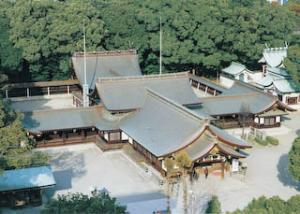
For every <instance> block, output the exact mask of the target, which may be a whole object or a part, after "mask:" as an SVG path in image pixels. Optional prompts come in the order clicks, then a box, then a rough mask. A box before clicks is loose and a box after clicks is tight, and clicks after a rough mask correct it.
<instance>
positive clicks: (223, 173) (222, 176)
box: [221, 162, 225, 179]
mask: <svg viewBox="0 0 300 214" xmlns="http://www.w3.org/2000/svg"><path fill="white" fill-rule="evenodd" d="M221 167H222V174H221V178H222V179H224V176H225V172H224V170H225V162H222V163H221Z"/></svg>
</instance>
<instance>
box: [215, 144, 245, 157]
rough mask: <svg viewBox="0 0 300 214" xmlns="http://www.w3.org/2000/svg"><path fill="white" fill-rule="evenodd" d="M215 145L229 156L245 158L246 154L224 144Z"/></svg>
mask: <svg viewBox="0 0 300 214" xmlns="http://www.w3.org/2000/svg"><path fill="white" fill-rule="evenodd" d="M217 147H218V149H219V150H220V151H221V152H223V153H224V154H226V155H230V156H231V157H234V158H246V157H247V156H246V155H244V154H241V153H239V152H237V151H235V150H233V149H232V148H229V147H227V146H225V145H221V144H217ZM226 147H227V148H226Z"/></svg>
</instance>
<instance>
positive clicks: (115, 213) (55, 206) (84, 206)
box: [41, 192, 126, 214]
mask: <svg viewBox="0 0 300 214" xmlns="http://www.w3.org/2000/svg"><path fill="white" fill-rule="evenodd" d="M41 213H42V214H52V213H56V214H60V213H61V214H62V213H74V214H76V213H78V214H79V213H87V214H96V213H99V214H123V213H126V207H125V206H121V205H119V204H118V203H117V202H116V198H111V197H110V196H109V194H108V193H105V192H101V193H96V194H94V195H93V196H88V195H84V194H81V193H73V194H71V193H69V194H67V195H58V197H57V199H51V200H50V201H49V203H48V204H46V206H45V208H44V209H43V210H42V212H41Z"/></svg>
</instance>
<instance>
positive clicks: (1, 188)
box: [0, 166, 56, 192]
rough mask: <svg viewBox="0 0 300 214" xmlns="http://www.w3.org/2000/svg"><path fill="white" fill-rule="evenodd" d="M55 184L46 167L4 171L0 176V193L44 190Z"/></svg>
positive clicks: (50, 172) (49, 170) (49, 169)
mask: <svg viewBox="0 0 300 214" xmlns="http://www.w3.org/2000/svg"><path fill="white" fill-rule="evenodd" d="M55 184H56V182H55V179H54V176H53V174H52V171H51V168H50V167H48V166H41V167H32V168H24V169H15V170H5V171H4V173H3V174H2V175H1V176H0V192H5V191H14V190H23V189H32V188H46V187H51V186H54V185H55Z"/></svg>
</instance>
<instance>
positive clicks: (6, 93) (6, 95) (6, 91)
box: [5, 90, 8, 99]
mask: <svg viewBox="0 0 300 214" xmlns="http://www.w3.org/2000/svg"><path fill="white" fill-rule="evenodd" d="M5 97H6V99H7V98H8V90H5Z"/></svg>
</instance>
